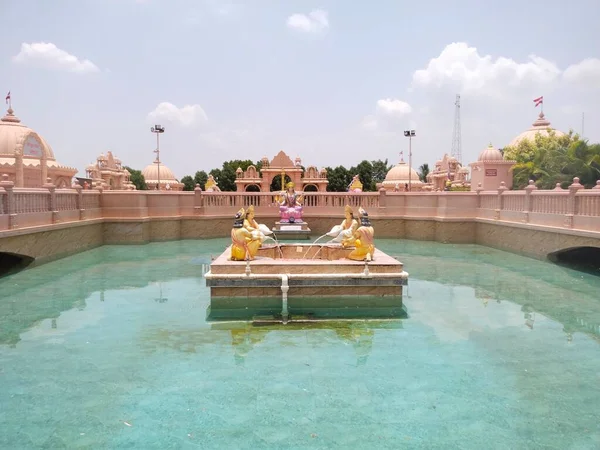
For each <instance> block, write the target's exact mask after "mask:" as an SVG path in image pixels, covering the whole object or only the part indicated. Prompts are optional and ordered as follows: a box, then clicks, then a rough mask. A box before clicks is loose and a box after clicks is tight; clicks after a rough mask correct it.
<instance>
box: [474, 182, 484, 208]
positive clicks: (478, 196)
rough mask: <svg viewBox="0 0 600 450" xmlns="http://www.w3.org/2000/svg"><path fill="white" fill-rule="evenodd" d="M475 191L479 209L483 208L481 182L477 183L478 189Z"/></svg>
mask: <svg viewBox="0 0 600 450" xmlns="http://www.w3.org/2000/svg"><path fill="white" fill-rule="evenodd" d="M475 192H476V193H477V209H480V208H481V193H482V192H483V187H482V186H481V183H477V189H475Z"/></svg>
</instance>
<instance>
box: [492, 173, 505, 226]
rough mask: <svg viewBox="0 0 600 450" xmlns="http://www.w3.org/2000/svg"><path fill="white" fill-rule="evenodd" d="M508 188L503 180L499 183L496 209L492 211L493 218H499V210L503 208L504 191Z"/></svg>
mask: <svg viewBox="0 0 600 450" xmlns="http://www.w3.org/2000/svg"><path fill="white" fill-rule="evenodd" d="M507 190H508V188H507V187H506V184H505V183H504V181H503V182H501V183H500V187H499V188H498V209H497V210H496V211H495V213H494V219H495V220H500V212H501V211H502V210H503V209H504V196H503V195H502V194H504V191H507Z"/></svg>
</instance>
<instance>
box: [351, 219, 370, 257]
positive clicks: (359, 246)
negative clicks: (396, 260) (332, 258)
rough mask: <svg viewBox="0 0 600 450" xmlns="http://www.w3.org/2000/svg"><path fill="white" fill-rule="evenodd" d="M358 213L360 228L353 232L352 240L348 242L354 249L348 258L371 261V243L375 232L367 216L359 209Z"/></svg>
mask: <svg viewBox="0 0 600 450" xmlns="http://www.w3.org/2000/svg"><path fill="white" fill-rule="evenodd" d="M359 212H360V226H359V227H358V228H357V229H356V231H355V232H354V235H353V236H352V239H351V240H349V242H352V244H354V247H355V248H354V250H352V252H350V254H349V255H348V258H349V259H353V260H355V261H365V260H366V261H372V260H373V255H374V253H375V244H374V242H373V236H374V234H375V230H373V227H372V226H371V221H370V220H369V214H368V213H367V212H366V211H365V210H364V209H363V208H359Z"/></svg>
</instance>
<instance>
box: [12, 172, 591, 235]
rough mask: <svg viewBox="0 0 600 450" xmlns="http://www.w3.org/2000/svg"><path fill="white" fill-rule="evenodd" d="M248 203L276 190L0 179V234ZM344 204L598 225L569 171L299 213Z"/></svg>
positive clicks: (271, 210) (359, 196)
mask: <svg viewBox="0 0 600 450" xmlns="http://www.w3.org/2000/svg"><path fill="white" fill-rule="evenodd" d="M250 205H254V206H255V208H256V215H257V217H264V218H267V219H268V218H273V219H274V218H276V217H278V215H279V207H278V204H277V193H272V192H265V193H263V192H203V191H202V190H200V188H199V187H197V188H196V190H195V191H194V192H176V191H102V190H101V189H94V190H83V189H82V188H81V187H80V186H77V187H73V188H72V189H57V188H56V187H55V186H54V185H52V184H50V183H47V184H45V185H44V187H43V188H39V189H24V188H15V187H14V183H13V182H11V181H8V177H6V176H4V177H2V178H0V234H2V232H3V231H7V230H14V229H25V228H30V227H39V226H48V225H52V224H57V223H67V222H75V221H82V220H93V219H112V220H120V221H127V220H140V219H147V218H176V217H189V218H194V217H207V218H224V219H225V218H232V217H233V215H234V214H235V212H237V211H238V210H239V209H240V208H242V207H248V206H250ZM345 205H350V206H353V207H355V208H358V207H359V206H362V207H363V208H364V209H366V210H367V211H368V212H369V214H370V216H371V217H372V218H374V219H393V218H405V219H411V218H412V219H424V218H429V219H433V220H439V221H464V220H478V221H486V222H487V221H491V222H494V221H500V222H512V223H521V224H532V225H539V226H549V227H559V228H563V229H565V228H566V229H572V230H580V231H592V232H594V231H595V232H600V181H598V183H597V186H596V187H594V188H593V189H584V188H583V186H582V185H581V184H579V180H578V179H577V178H575V179H574V181H573V183H572V184H571V185H570V186H569V188H568V189H560V187H557V188H555V189H553V190H538V189H537V188H536V187H535V186H534V184H533V182H530V185H529V186H528V187H527V188H525V189H524V190H519V191H511V190H508V189H507V188H506V186H504V185H502V186H499V187H498V189H497V190H496V191H483V190H477V191H473V192H408V193H406V192H386V191H384V190H382V191H380V192H363V193H347V192H342V193H340V192H306V193H304V215H305V218H306V219H307V220H308V221H310V218H311V217H342V216H343V209H344V206H345Z"/></svg>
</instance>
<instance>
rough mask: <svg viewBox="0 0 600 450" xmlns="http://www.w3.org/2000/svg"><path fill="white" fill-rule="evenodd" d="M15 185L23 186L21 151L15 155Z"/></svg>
mask: <svg viewBox="0 0 600 450" xmlns="http://www.w3.org/2000/svg"><path fill="white" fill-rule="evenodd" d="M15 180H16V183H15V187H19V188H22V187H25V175H24V173H23V151H22V150H21V151H20V152H18V153H17V154H16V155H15Z"/></svg>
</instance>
